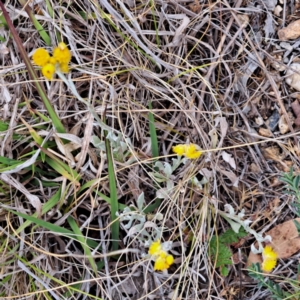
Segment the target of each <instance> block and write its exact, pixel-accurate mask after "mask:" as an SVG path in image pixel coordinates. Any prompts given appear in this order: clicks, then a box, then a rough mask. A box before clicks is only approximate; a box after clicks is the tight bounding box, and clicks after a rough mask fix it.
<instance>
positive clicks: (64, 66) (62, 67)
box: [59, 64, 69, 73]
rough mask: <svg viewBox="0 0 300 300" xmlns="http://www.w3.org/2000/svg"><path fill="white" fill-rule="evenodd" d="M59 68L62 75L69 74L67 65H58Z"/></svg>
mask: <svg viewBox="0 0 300 300" xmlns="http://www.w3.org/2000/svg"><path fill="white" fill-rule="evenodd" d="M59 68H60V70H61V71H62V72H63V73H69V66H68V64H60V65H59Z"/></svg>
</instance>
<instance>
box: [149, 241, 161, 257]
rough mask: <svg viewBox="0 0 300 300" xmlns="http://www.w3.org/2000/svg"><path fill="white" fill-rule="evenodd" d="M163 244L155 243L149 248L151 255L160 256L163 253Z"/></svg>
mask: <svg viewBox="0 0 300 300" xmlns="http://www.w3.org/2000/svg"><path fill="white" fill-rule="evenodd" d="M161 250H162V249H161V244H160V241H156V242H153V243H152V244H151V246H150V248H149V254H150V255H159V253H160V251H161Z"/></svg>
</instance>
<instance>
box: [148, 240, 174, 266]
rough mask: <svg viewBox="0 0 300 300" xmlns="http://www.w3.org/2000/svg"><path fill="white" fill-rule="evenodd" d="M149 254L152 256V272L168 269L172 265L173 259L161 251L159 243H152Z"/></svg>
mask: <svg viewBox="0 0 300 300" xmlns="http://www.w3.org/2000/svg"><path fill="white" fill-rule="evenodd" d="M149 254H150V255H152V258H153V259H154V261H155V263H154V270H155V271H163V270H167V269H168V268H170V266H171V265H172V264H173V263H174V257H173V255H171V254H168V253H167V252H166V251H164V250H163V247H162V245H161V244H160V241H159V240H158V241H156V242H153V243H152V244H151V246H150V248H149Z"/></svg>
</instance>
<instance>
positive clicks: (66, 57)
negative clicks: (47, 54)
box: [53, 42, 72, 64]
mask: <svg viewBox="0 0 300 300" xmlns="http://www.w3.org/2000/svg"><path fill="white" fill-rule="evenodd" d="M71 56H72V55H71V52H70V50H69V49H68V47H67V45H66V44H65V43H63V42H61V43H59V44H58V46H57V47H55V48H54V50H53V57H54V58H55V59H56V60H57V62H59V63H60V64H68V63H69V62H70V60H71Z"/></svg>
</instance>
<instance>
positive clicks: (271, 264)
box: [261, 259, 277, 273]
mask: <svg viewBox="0 0 300 300" xmlns="http://www.w3.org/2000/svg"><path fill="white" fill-rule="evenodd" d="M276 263H277V260H275V259H274V260H272V259H271V260H268V259H266V260H264V261H263V262H262V264H261V269H262V270H263V271H264V272H266V273H270V272H272V270H273V269H274V268H275V266H276Z"/></svg>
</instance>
